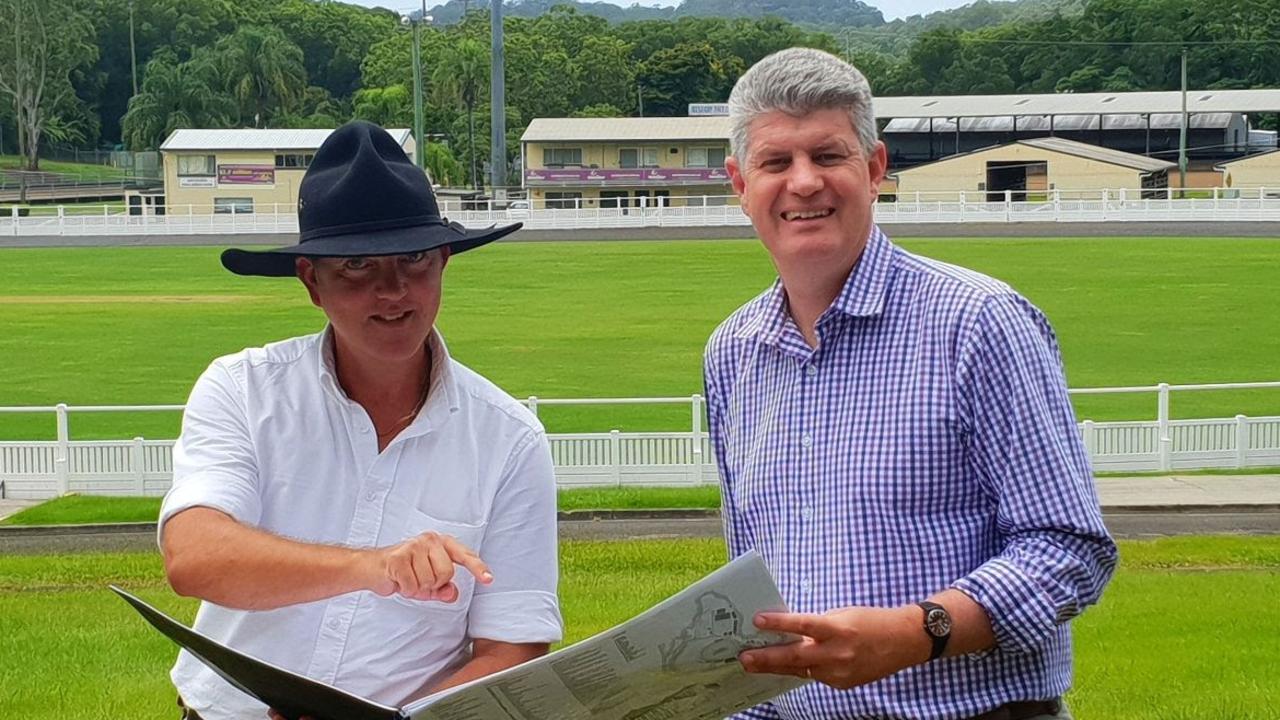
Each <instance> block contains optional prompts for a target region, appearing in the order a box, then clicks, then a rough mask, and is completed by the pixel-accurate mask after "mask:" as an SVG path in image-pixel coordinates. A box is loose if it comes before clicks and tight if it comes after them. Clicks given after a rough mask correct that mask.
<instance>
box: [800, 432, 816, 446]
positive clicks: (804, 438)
mask: <svg viewBox="0 0 1280 720" xmlns="http://www.w3.org/2000/svg"><path fill="white" fill-rule="evenodd" d="M800 444H801V445H803V446H805V447H809V446H811V445H813V436H812V435H810V434H809V433H805V434H804V435H801V436H800Z"/></svg>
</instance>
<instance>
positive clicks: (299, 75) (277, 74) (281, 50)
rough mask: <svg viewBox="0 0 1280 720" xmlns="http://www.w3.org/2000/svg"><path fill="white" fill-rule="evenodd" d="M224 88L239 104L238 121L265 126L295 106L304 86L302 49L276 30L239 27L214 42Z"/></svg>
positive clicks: (305, 78)
mask: <svg viewBox="0 0 1280 720" xmlns="http://www.w3.org/2000/svg"><path fill="white" fill-rule="evenodd" d="M214 53H215V54H216V56H217V61H218V65H219V72H220V73H221V74H222V77H223V82H224V83H225V85H224V87H225V88H226V90H227V92H229V93H230V94H231V96H232V97H233V98H235V99H236V102H237V103H239V104H240V121H241V122H242V123H244V124H251V125H252V126H253V127H267V126H268V125H269V124H270V123H271V119H272V118H273V117H274V116H275V115H276V114H280V113H285V112H289V111H291V110H293V109H295V108H296V107H297V106H298V105H299V104H300V103H301V101H302V97H303V93H304V92H305V90H306V88H307V71H306V69H305V68H304V67H303V64H302V51H301V50H299V49H298V46H297V45H294V44H293V43H292V42H290V41H289V40H288V39H287V38H286V37H285V36H284V35H283V34H282V33H281V32H280V31H279V30H276V29H274V28H264V27H254V26H248V27H242V28H240V29H239V30H237V31H236V32H235V34H234V35H231V36H230V37H226V38H223V39H222V40H219V41H218V43H217V44H216V45H214Z"/></svg>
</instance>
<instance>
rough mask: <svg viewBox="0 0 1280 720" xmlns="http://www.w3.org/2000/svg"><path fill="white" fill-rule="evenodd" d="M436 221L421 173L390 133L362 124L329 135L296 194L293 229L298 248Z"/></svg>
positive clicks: (432, 195)
mask: <svg viewBox="0 0 1280 720" xmlns="http://www.w3.org/2000/svg"><path fill="white" fill-rule="evenodd" d="M441 222H442V220H441V219H440V208H439V206H438V205H437V204H436V198H435V193H434V192H433V191H432V189H431V183H430V181H428V179H427V174H426V173H425V172H423V170H422V169H421V168H419V167H418V166H417V165H414V164H413V161H412V160H410V159H409V156H408V155H407V154H406V153H405V151H404V148H403V147H401V146H400V144H399V143H397V142H396V141H395V139H394V138H392V137H391V135H390V133H388V132H387V131H386V130H383V129H382V128H380V127H378V126H377V125H374V124H373V123H370V122H366V121H364V120H356V121H353V122H349V123H347V124H345V125H343V126H342V127H340V128H338V129H337V130H334V131H333V132H332V133H330V134H329V137H328V138H326V139H325V141H324V143H323V144H321V145H320V148H319V149H318V150H316V154H315V157H314V158H313V159H312V161H311V166H310V167H309V168H307V172H306V175H304V176H303V178H302V184H301V186H300V187H299V189H298V230H299V231H300V238H299V239H300V240H301V241H302V242H303V243H306V242H307V241H308V240H312V239H315V238H319V237H327V236H330V235H336V234H345V233H349V232H358V231H367V232H374V231H378V230H386V229H390V228H396V227H406V226H410V225H423V224H437V223H441Z"/></svg>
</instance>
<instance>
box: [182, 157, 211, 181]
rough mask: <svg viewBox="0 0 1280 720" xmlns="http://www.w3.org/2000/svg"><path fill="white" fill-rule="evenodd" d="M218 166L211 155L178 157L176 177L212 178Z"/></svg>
mask: <svg viewBox="0 0 1280 720" xmlns="http://www.w3.org/2000/svg"><path fill="white" fill-rule="evenodd" d="M217 171H218V165H217V162H216V161H215V159H214V157H213V156H212V155H179V156H178V177H213V176H214V175H216V174H217Z"/></svg>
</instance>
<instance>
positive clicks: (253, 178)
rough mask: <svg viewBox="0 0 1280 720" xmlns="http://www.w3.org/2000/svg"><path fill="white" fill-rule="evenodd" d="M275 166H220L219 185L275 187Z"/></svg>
mask: <svg viewBox="0 0 1280 720" xmlns="http://www.w3.org/2000/svg"><path fill="white" fill-rule="evenodd" d="M275 181H276V166H275V165H219V166H218V184H219V185H273V184H275Z"/></svg>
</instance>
